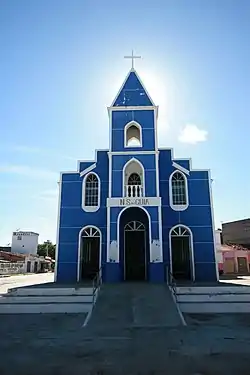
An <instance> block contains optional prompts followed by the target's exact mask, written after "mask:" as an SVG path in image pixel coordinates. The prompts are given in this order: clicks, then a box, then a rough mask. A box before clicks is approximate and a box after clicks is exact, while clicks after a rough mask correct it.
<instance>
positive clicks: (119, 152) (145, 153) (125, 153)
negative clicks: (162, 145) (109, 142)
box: [109, 150, 158, 155]
mask: <svg viewBox="0 0 250 375" xmlns="http://www.w3.org/2000/svg"><path fill="white" fill-rule="evenodd" d="M109 154H110V155H154V154H158V151H139V150H135V151H110V152H109Z"/></svg>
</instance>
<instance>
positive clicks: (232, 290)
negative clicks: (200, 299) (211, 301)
mask: <svg viewBox="0 0 250 375" xmlns="http://www.w3.org/2000/svg"><path fill="white" fill-rule="evenodd" d="M176 293H177V294H250V286H245V285H226V286H224V285H218V286H190V287H187V286H186V287H185V286H177V287H176Z"/></svg>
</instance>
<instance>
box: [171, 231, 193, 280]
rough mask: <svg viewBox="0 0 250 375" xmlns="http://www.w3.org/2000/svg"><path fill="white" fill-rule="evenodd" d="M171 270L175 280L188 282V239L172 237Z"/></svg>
mask: <svg viewBox="0 0 250 375" xmlns="http://www.w3.org/2000/svg"><path fill="white" fill-rule="evenodd" d="M171 241H172V246H171V247H172V270H173V276H174V278H175V279H179V280H190V279H191V269H190V241H189V237H188V236H187V237H185V236H180V237H178V236H176V237H172V239H171Z"/></svg>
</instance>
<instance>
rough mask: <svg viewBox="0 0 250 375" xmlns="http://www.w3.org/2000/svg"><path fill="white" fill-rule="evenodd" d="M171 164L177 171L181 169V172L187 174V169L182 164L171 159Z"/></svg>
mask: <svg viewBox="0 0 250 375" xmlns="http://www.w3.org/2000/svg"><path fill="white" fill-rule="evenodd" d="M172 166H173V167H174V168H176V169H179V171H181V172H183V173H185V174H187V175H188V176H189V170H188V169H186V168H184V167H182V166H181V165H179V164H178V163H176V162H174V161H173V163H172Z"/></svg>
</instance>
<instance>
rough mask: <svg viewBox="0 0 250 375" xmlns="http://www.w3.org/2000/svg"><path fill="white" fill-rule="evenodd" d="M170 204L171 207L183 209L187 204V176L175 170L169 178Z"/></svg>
mask: <svg viewBox="0 0 250 375" xmlns="http://www.w3.org/2000/svg"><path fill="white" fill-rule="evenodd" d="M169 192H170V206H171V207H172V208H173V209H178V210H183V209H186V208H187V206H188V191H187V178H186V176H185V175H184V174H183V173H182V172H180V171H176V172H174V173H173V174H172V177H171V178H170V186H169Z"/></svg>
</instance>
